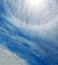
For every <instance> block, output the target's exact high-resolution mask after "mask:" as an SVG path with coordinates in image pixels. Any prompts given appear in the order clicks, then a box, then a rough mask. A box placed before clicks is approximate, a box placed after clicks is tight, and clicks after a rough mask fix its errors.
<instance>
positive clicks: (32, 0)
mask: <svg viewBox="0 0 58 65" xmlns="http://www.w3.org/2000/svg"><path fill="white" fill-rule="evenodd" d="M43 1H44V0H29V3H30V6H31V7H38V6H40V5H41V3H42V2H43Z"/></svg>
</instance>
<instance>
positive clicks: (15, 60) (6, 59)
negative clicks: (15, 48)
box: [0, 45, 28, 65]
mask: <svg viewBox="0 0 58 65" xmlns="http://www.w3.org/2000/svg"><path fill="white" fill-rule="evenodd" d="M0 65H28V63H27V61H25V60H23V59H22V58H20V57H18V56H17V55H16V54H14V53H11V52H10V51H8V50H7V49H5V48H4V47H2V46H1V45H0Z"/></svg>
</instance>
